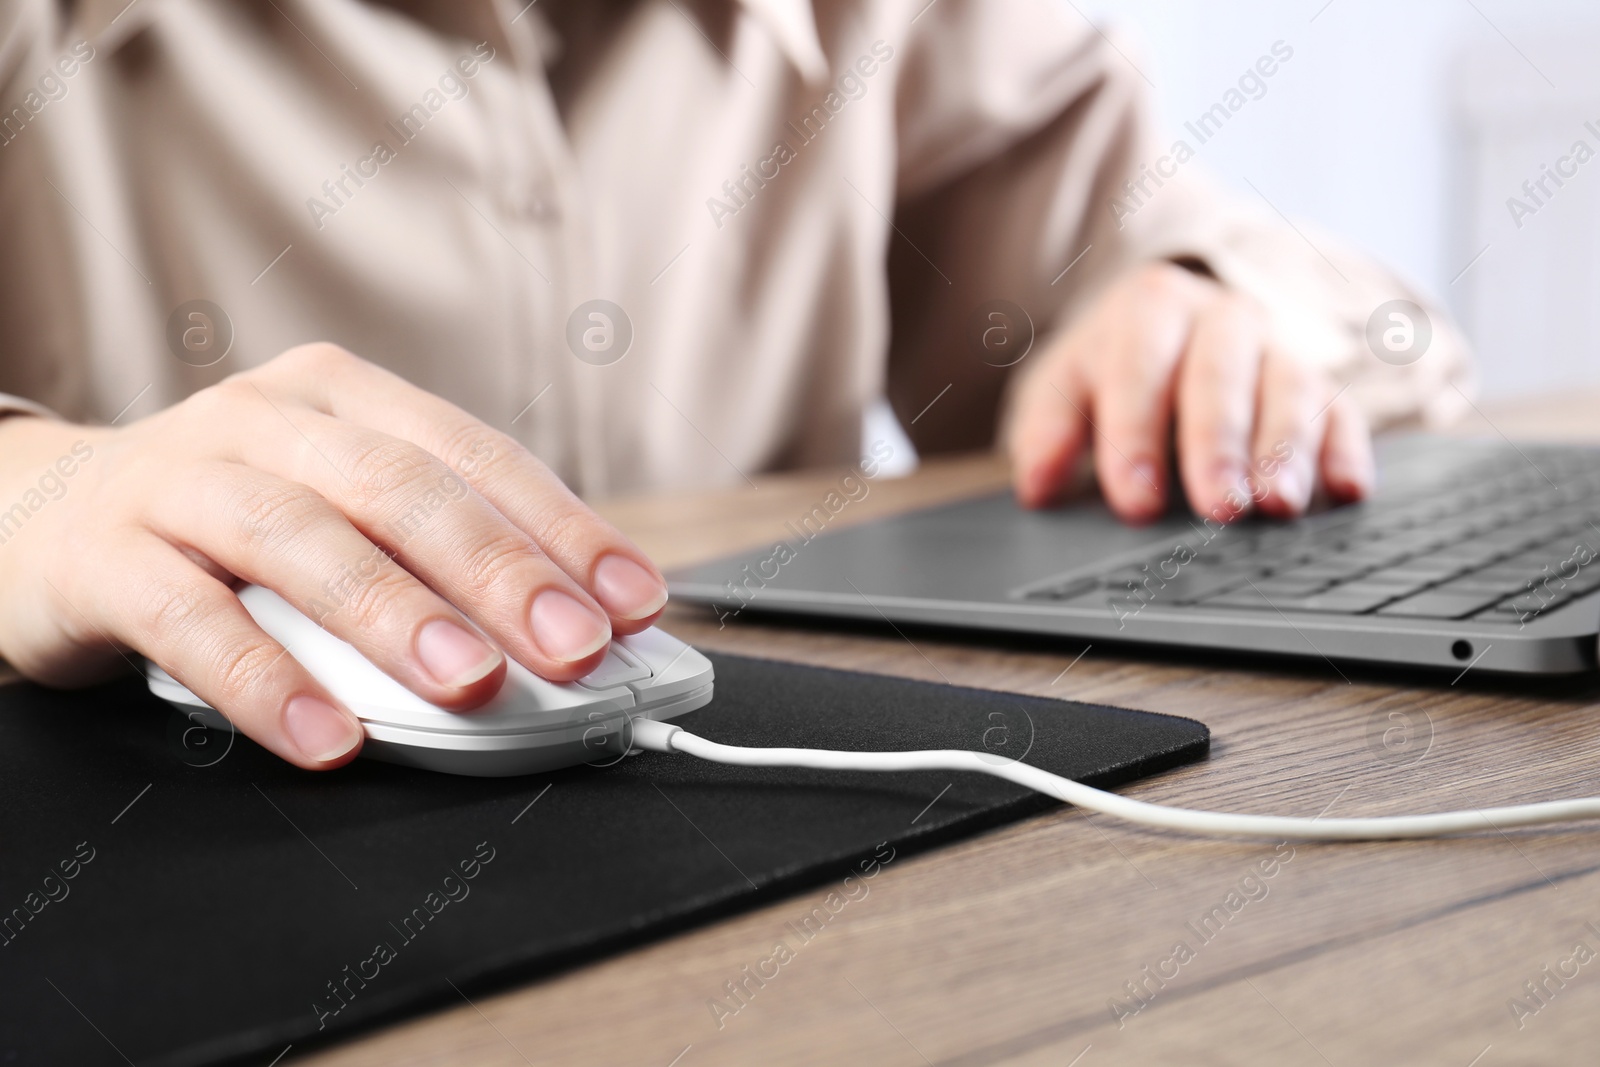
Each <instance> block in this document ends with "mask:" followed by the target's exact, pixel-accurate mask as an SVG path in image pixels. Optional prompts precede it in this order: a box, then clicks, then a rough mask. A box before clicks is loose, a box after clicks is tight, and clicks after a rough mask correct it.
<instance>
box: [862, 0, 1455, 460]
mask: <svg viewBox="0 0 1600 1067" xmlns="http://www.w3.org/2000/svg"><path fill="white" fill-rule="evenodd" d="M905 53H906V54H905V56H904V66H903V68H902V75H901V81H900V85H899V89H898V91H899V93H900V96H899V98H898V110H897V118H896V121H897V136H898V142H899V143H898V146H897V147H898V151H899V167H900V170H899V177H898V200H897V208H896V214H895V225H896V227H897V232H896V233H895V234H894V235H893V236H892V238H891V242H892V243H891V248H890V253H889V265H890V266H889V269H890V292H891V302H892V341H891V346H890V355H889V395H890V400H891V402H892V403H893V404H894V406H895V409H896V411H897V413H898V414H899V415H900V417H901V421H902V423H909V422H910V420H911V419H913V418H914V419H915V420H916V421H915V424H914V425H910V426H909V427H908V428H909V430H910V432H911V436H912V439H913V441H914V442H915V443H916V445H917V447H918V448H919V449H921V450H924V451H940V450H946V449H960V448H978V447H984V446H987V445H988V444H990V443H991V442H992V441H993V437H994V432H995V426H996V422H997V414H998V409H999V407H1000V404H1001V400H1002V397H1003V391H1004V388H1005V385H1006V380H1007V377H1008V374H1009V368H1005V367H996V366H994V365H992V364H993V363H994V362H1003V361H995V360H992V359H986V353H985V350H984V349H983V347H982V345H981V342H980V341H979V340H978V339H979V338H980V337H981V336H982V333H983V330H984V328H985V327H984V323H985V322H986V321H988V320H989V311H990V310H992V309H993V308H994V307H995V305H996V302H997V301H1006V302H1008V303H1010V304H1013V305H1016V306H1017V307H1020V308H1021V309H1022V310H1023V311H1024V312H1025V314H1026V318H1027V320H1028V321H1029V322H1031V328H1032V333H1033V335H1034V339H1033V348H1032V352H1031V354H1035V355H1036V354H1037V352H1038V351H1039V350H1040V349H1042V348H1043V347H1044V346H1046V345H1047V344H1048V343H1049V339H1050V336H1051V335H1052V334H1053V333H1055V332H1056V331H1059V330H1061V329H1064V328H1066V327H1067V326H1069V325H1070V324H1071V323H1072V321H1073V319H1074V318H1075V316H1076V315H1077V314H1079V313H1080V312H1081V311H1082V310H1083V309H1084V308H1085V306H1087V305H1088V304H1089V303H1090V302H1091V301H1092V300H1093V299H1094V298H1095V296H1096V295H1098V293H1099V292H1100V291H1101V289H1103V288H1104V287H1105V286H1106V285H1107V284H1108V283H1109V282H1110V281H1111V280H1113V279H1115V278H1116V277H1118V276H1120V275H1121V274H1122V273H1124V272H1125V271H1127V270H1128V269H1130V268H1132V267H1134V266H1136V265H1138V264H1140V263H1143V262H1148V261H1152V260H1159V259H1191V260H1198V261H1200V262H1202V263H1204V264H1205V265H1206V267H1207V268H1208V269H1209V270H1210V272H1211V273H1213V274H1214V275H1215V276H1216V277H1217V278H1218V279H1219V280H1220V281H1221V282H1222V283H1223V284H1225V285H1228V286H1230V287H1232V288H1234V289H1236V290H1237V291H1239V292H1241V293H1244V294H1246V295H1248V296H1250V297H1252V298H1253V299H1254V300H1256V301H1257V302H1258V303H1259V304H1260V305H1261V306H1262V308H1263V309H1264V311H1265V314H1266V315H1267V317H1268V320H1269V322H1270V323H1271V327H1272V336H1273V338H1274V341H1275V343H1276V344H1278V345H1279V346H1280V348H1282V349H1283V350H1284V351H1285V352H1286V353H1287V354H1289V355H1292V356H1294V357H1296V358H1299V359H1301V360H1304V361H1307V362H1309V363H1312V364H1314V365H1316V366H1320V367H1323V368H1325V369H1327V370H1328V371H1329V372H1330V373H1331V374H1332V375H1333V376H1334V377H1335V379H1336V380H1337V381H1339V382H1340V383H1341V384H1342V385H1348V386H1349V395H1350V396H1351V397H1352V398H1354V399H1355V400H1356V401H1357V403H1358V404H1359V405H1360V406H1361V407H1362V409H1363V410H1364V411H1365V413H1366V414H1367V416H1368V418H1369V420H1371V421H1372V422H1373V424H1374V425H1375V426H1376V427H1378V428H1383V427H1387V426H1392V425H1395V424H1398V423H1403V422H1417V423H1422V424H1428V425H1436V424H1442V423H1445V422H1448V421H1451V420H1452V419H1454V418H1455V417H1457V416H1458V415H1459V414H1460V413H1461V412H1462V410H1463V409H1464V408H1466V407H1467V404H1468V401H1467V395H1468V394H1469V393H1470V390H1471V377H1472V374H1471V365H1470V360H1469V359H1468V356H1467V348H1466V345H1465V343H1464V342H1463V340H1462V338H1461V335H1460V333H1459V331H1458V330H1457V329H1456V327H1455V326H1454V324H1453V323H1452V322H1451V321H1450V319H1449V317H1448V316H1447V315H1446V314H1445V313H1444V311H1443V310H1442V309H1440V308H1438V307H1437V306H1434V305H1433V304H1432V303H1431V302H1430V301H1429V300H1427V299H1426V298H1425V297H1424V296H1422V295H1421V294H1420V293H1419V292H1418V291H1417V290H1416V289H1415V288H1414V287H1413V286H1410V285H1407V284H1406V283H1405V282H1403V281H1401V280H1400V279H1399V278H1398V277H1396V276H1395V275H1394V274H1393V273H1392V272H1390V271H1388V270H1386V269H1384V268H1382V267H1381V266H1379V265H1377V264H1376V263H1374V262H1372V261H1371V260H1370V259H1368V258H1366V257H1364V256H1362V255H1360V254H1359V253H1357V252H1355V251H1353V250H1351V249H1350V248H1348V247H1346V246H1345V245H1343V244H1342V243H1340V242H1339V241H1337V240H1335V239H1333V238H1332V237H1329V236H1328V235H1326V234H1324V233H1322V232H1321V231H1319V230H1317V229H1316V228H1314V227H1311V226H1309V225H1307V224H1305V223H1301V222H1294V223H1291V222H1290V221H1289V220H1288V219H1286V218H1284V217H1281V216H1279V215H1278V214H1277V212H1276V210H1275V209H1274V208H1272V207H1271V206H1270V205H1269V204H1266V203H1264V202H1261V201H1260V200H1259V198H1258V197H1257V198H1254V202H1252V199H1248V198H1246V197H1245V196H1242V195H1240V194H1237V193H1234V192H1231V191H1228V190H1225V189H1224V188H1223V187H1221V186H1220V185H1219V184H1218V183H1217V182H1216V181H1214V180H1213V179H1212V178H1211V177H1210V176H1208V175H1207V174H1206V172H1205V169H1204V162H1203V158H1201V155H1202V153H1201V152H1200V151H1197V150H1196V149H1198V148H1199V147H1200V146H1199V145H1198V144H1197V143H1195V138H1194V137H1193V136H1192V135H1189V136H1188V137H1187V138H1186V139H1178V140H1174V141H1171V142H1167V141H1166V140H1165V139H1160V138H1158V137H1157V136H1156V135H1155V133H1154V131H1153V130H1152V128H1151V119H1150V104H1149V96H1148V92H1147V85H1146V82H1145V74H1144V73H1143V71H1142V70H1141V68H1142V67H1147V64H1146V62H1145V61H1144V60H1143V59H1142V58H1141V57H1139V56H1138V54H1137V52H1136V49H1135V48H1134V47H1133V46H1132V44H1131V43H1129V42H1126V41H1123V40H1121V39H1119V38H1118V37H1117V36H1116V35H1115V33H1114V32H1112V31H1102V30H1101V29H1099V28H1097V27H1095V26H1093V25H1091V24H1090V23H1088V22H1087V21H1086V20H1084V19H1083V18H1082V17H1081V16H1080V15H1078V14H1077V13H1076V10H1075V9H1074V8H1073V7H1072V6H1071V5H1066V4H1057V3H1051V2H1047V0H1012V2H1009V3H1004V4H994V3H984V2H982V0H941V2H940V3H938V4H936V5H933V6H932V7H930V8H927V9H924V13H923V14H922V15H921V16H920V17H918V18H917V20H916V21H915V23H914V24H912V25H911V26H910V27H909V33H908V37H907V44H906V48H905ZM1185 132H1186V131H1185ZM1184 143H1187V149H1188V150H1187V151H1184V150H1182V149H1180V148H1179V145H1180V144H1184ZM1179 156H1182V159H1181V161H1180V160H1179V158H1178V157H1179ZM1391 300H1407V301H1411V302H1413V303H1415V304H1417V305H1418V306H1420V307H1421V308H1422V309H1423V311H1424V315H1425V316H1426V319H1427V322H1428V324H1429V325H1430V326H1431V340H1430V341H1429V343H1428V347H1427V349H1426V351H1425V352H1423V353H1422V354H1421V356H1420V357H1419V358H1417V359H1416V360H1415V361H1413V362H1410V363H1407V364H1405V365H1401V366H1397V365H1394V363H1393V362H1385V361H1384V360H1380V359H1379V358H1378V357H1377V356H1376V355H1375V354H1374V353H1373V351H1372V350H1371V348H1370V346H1369V344H1368V342H1367V324H1368V321H1369V319H1371V318H1372V317H1373V315H1374V313H1375V312H1377V311H1378V309H1379V308H1380V306H1382V305H1384V304H1385V303H1387V302H1389V301H1391ZM1396 362H1398V361H1396ZM946 386H949V387H950V388H949V389H948V391H947V392H946V393H944V394H943V396H942V398H941V399H940V400H939V401H938V403H936V404H934V405H933V406H932V407H929V408H926V409H925V410H924V407H925V405H927V404H928V403H929V402H930V401H931V400H933V398H934V396H935V394H938V393H939V392H940V390H943V389H945V387H946Z"/></svg>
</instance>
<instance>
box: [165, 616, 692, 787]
mask: <svg viewBox="0 0 1600 1067" xmlns="http://www.w3.org/2000/svg"><path fill="white" fill-rule="evenodd" d="M239 599H240V600H241V601H242V602H243V603H244V606H245V608H246V609H247V610H248V611H249V612H250V615H251V616H252V617H253V618H254V619H255V620H256V622H257V623H258V624H259V625H260V626H261V628H262V629H263V630H265V631H266V632H267V633H269V634H271V635H272V637H273V638H274V639H276V640H277V641H279V642H280V643H281V644H282V645H283V646H284V648H286V649H288V650H289V654H290V655H292V656H293V657H294V658H295V659H297V660H299V661H300V663H301V665H302V666H304V667H305V669H306V670H308V671H310V672H311V675H312V677H314V678H316V679H317V681H319V682H321V683H322V684H323V685H324V686H326V687H327V689H328V692H329V693H331V694H333V696H334V697H336V698H337V699H338V700H339V701H340V702H341V703H343V704H344V706H345V707H347V708H349V709H350V710H351V711H353V712H355V714H356V716H357V717H358V718H359V719H360V720H361V724H362V726H364V727H365V728H366V733H367V741H366V744H365V745H363V746H362V749H361V754H362V755H363V756H371V757H373V758H374V759H380V760H386V761H388V762H390V763H403V764H405V765H406V766H409V767H422V768H425V769H427V770H433V771H445V772H447V773H449V774H470V775H478V776H484V777H499V776H504V775H513V774H533V773H536V772H540V771H551V770H556V769H558V768H561V767H570V766H572V765H574V764H579V763H596V762H606V761H609V760H614V759H617V758H619V757H620V756H622V755H623V754H625V752H626V751H627V746H628V740H627V738H628V726H627V724H628V721H629V719H630V718H632V717H644V718H649V719H671V718H675V717H676V716H679V715H682V714H684V713H685V712H689V711H693V710H694V709H695V708H698V707H702V706H703V705H705V704H706V703H707V702H708V701H709V700H710V699H711V686H712V671H711V662H710V661H709V660H707V659H706V658H705V657H704V656H702V655H701V654H700V653H699V652H696V651H695V650H694V649H693V648H692V647H690V646H689V645H686V644H684V643H683V642H682V641H679V640H678V639H677V638H675V637H672V636H670V635H669V634H666V633H663V632H662V631H660V630H657V629H655V628H654V627H652V628H651V629H648V630H645V631H643V632H642V633H637V634H634V635H633V636H631V637H619V638H616V639H615V640H614V641H612V642H611V649H610V651H608V652H607V653H606V658H605V659H604V660H603V661H602V662H601V664H600V666H599V667H597V668H596V669H595V670H594V671H593V672H592V673H591V674H589V675H588V676H586V677H584V678H580V679H579V680H578V681H576V682H547V681H545V680H544V679H543V678H540V677H539V676H538V675H536V674H534V673H533V672H532V671H530V670H528V669H527V668H526V667H524V666H522V665H521V664H520V663H517V662H516V661H514V660H513V661H510V662H509V663H508V664H507V668H508V669H507V673H506V681H505V685H504V686H503V687H502V688H501V690H500V692H499V694H497V695H496V696H495V698H494V699H493V700H492V701H490V702H489V703H488V704H486V705H484V706H483V707H482V708H478V709H477V710H474V711H469V712H455V711H446V710H444V709H443V708H440V707H436V706H435V705H433V704H430V703H428V702H427V701H425V700H423V699H422V698H421V697H419V696H417V695H416V694H415V693H413V692H411V691H410V690H409V689H407V688H405V686H403V685H401V684H400V683H399V682H397V681H395V680H394V679H393V678H390V677H389V676H388V675H387V674H384V673H383V671H381V670H379V669H378V668H377V667H375V666H373V665H372V664H371V663H370V662H369V661H368V660H367V658H366V657H365V656H363V655H362V654H361V653H360V652H357V651H356V649H355V648H354V646H352V645H350V644H348V643H347V642H345V641H341V640H340V639H339V638H337V637H335V636H334V635H333V634H330V633H329V632H328V631H326V630H324V629H323V628H322V627H320V626H318V625H317V624H316V623H315V622H312V621H311V620H310V619H309V618H307V617H306V616H304V615H302V614H301V613H300V612H299V611H297V610H295V608H294V607H292V606H291V605H290V604H289V603H288V602H287V601H285V600H284V599H283V598H282V597H280V596H279V595H278V594H277V593H274V592H273V591H272V590H270V589H266V588H263V587H261V586H258V585H251V586H246V587H245V588H243V589H241V590H240V591H239ZM145 676H146V679H147V680H148V682H149V684H150V691H151V692H152V693H154V694H155V695H156V696H158V697H160V698H162V699H163V700H165V701H167V702H169V703H171V704H174V705H176V706H177V707H178V708H179V709H180V710H183V711H184V712H186V713H188V714H190V715H192V716H193V717H194V718H195V719H196V720H197V721H199V722H201V723H203V724H204V725H206V726H209V727H213V728H215V729H220V730H231V729H232V725H231V724H230V723H229V722H228V720H227V719H226V718H224V717H223V716H222V715H221V714H219V713H218V712H216V711H215V710H213V709H212V708H211V707H209V706H208V705H207V704H205V703H204V702H203V701H202V700H201V699H200V698H199V697H197V696H195V695H194V694H193V693H191V692H189V690H188V689H186V688H185V687H184V686H182V685H180V684H179V683H178V682H177V681H176V680H175V679H174V678H173V677H172V676H171V675H170V674H168V673H167V672H166V671H164V670H162V669H161V668H160V667H158V666H156V665H155V664H154V663H151V664H149V665H148V666H147V667H146V669H145Z"/></svg>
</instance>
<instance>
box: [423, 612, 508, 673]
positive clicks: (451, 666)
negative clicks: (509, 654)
mask: <svg viewBox="0 0 1600 1067" xmlns="http://www.w3.org/2000/svg"><path fill="white" fill-rule="evenodd" d="M417 659H419V660H421V661H422V666H423V669H425V670H426V671H427V672H428V673H429V674H431V675H433V680H434V681H436V682H438V683H439V684H440V685H443V686H449V687H450V688H451V689H461V688H464V687H466V686H469V685H471V684H472V683H473V682H476V681H479V680H481V679H483V678H487V677H488V676H489V675H490V673H491V672H493V671H494V669H495V668H496V667H498V666H500V664H501V662H502V661H503V660H504V659H505V657H504V656H503V655H501V654H500V651H499V650H498V649H495V648H491V647H490V646H489V644H488V643H487V642H485V641H484V640H483V639H482V638H480V637H479V636H478V635H477V634H474V633H472V632H471V631H469V630H467V629H466V628H465V627H463V626H459V625H457V624H456V623H454V622H452V621H450V620H449V619H434V620H433V621H432V622H430V623H428V624H427V625H426V626H424V627H423V628H422V629H421V630H419V631H418V632H417Z"/></svg>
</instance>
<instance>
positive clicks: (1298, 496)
mask: <svg viewBox="0 0 1600 1067" xmlns="http://www.w3.org/2000/svg"><path fill="white" fill-rule="evenodd" d="M1272 488H1273V489H1274V490H1275V491H1276V492H1277V494H1278V499H1279V500H1281V501H1283V502H1284V503H1285V504H1286V505H1288V506H1289V508H1290V509H1292V510H1294V511H1299V510H1300V509H1301V508H1303V507H1305V506H1306V499H1307V497H1308V496H1309V495H1310V491H1309V488H1308V487H1307V485H1306V481H1305V479H1304V478H1302V477H1300V472H1299V471H1297V470H1295V469H1294V468H1292V467H1286V468H1284V469H1283V470H1281V471H1279V472H1278V480H1277V481H1276V482H1275V483H1274V484H1273V486H1272Z"/></svg>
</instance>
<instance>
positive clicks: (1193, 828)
mask: <svg viewBox="0 0 1600 1067" xmlns="http://www.w3.org/2000/svg"><path fill="white" fill-rule="evenodd" d="M633 744H634V746H635V747H638V748H642V749H645V750H647V751H650V752H682V753H684V754H685V755H690V756H696V757H698V758H700V759H703V760H707V761H709V762H711V763H726V764H731V765H734V766H740V767H813V768H816V769H818V770H830V771H929V770H946V771H975V772H977V773H979V774H988V775H992V776H994V777H996V778H1004V779H1005V780H1006V781H1008V782H1014V783H1016V784H1017V785H1020V786H1025V787H1027V788H1029V789H1032V790H1034V791H1035V792H1038V793H1043V794H1045V795H1046V796H1051V797H1055V798H1056V799H1057V800H1061V801H1065V802H1066V803H1068V804H1073V805H1076V806H1077V807H1080V808H1085V809H1087V810H1089V811H1097V812H1100V813H1101V814H1103V815H1111V816H1115V817H1116V818H1119V819H1124V820H1126V821H1128V822H1133V823H1138V824H1140V825H1143V826H1154V827H1158V828H1160V829H1164V830H1183V831H1187V832H1188V833H1193V834H1203V835H1211V836H1216V837H1263V838H1269V839H1272V840H1283V839H1286V838H1292V839H1295V840H1300V841H1381V840H1391V839H1397V838H1411V837H1439V836H1442V835H1445V834H1459V833H1469V832H1471V831H1474V830H1506V829H1510V828H1511V827H1517V826H1541V825H1544V824H1546V823H1556V822H1570V821H1573V820H1577V819H1595V818H1600V797H1584V798H1583V799H1580V800H1549V801H1544V802H1542V803H1538V804H1515V805H1512V806H1510V807H1502V808H1483V809H1480V810H1474V811H1447V812H1439V813H1437V814H1433V815H1383V816H1377V817H1373V818H1359V819H1324V818H1321V817H1320V816H1319V817H1317V818H1314V819H1306V818H1296V817H1292V816H1286V815H1235V814H1230V813H1227V812H1220V811H1196V810H1194V809H1192V808H1174V807H1168V806H1166V805H1163V804H1150V803H1147V802H1145V801H1143V800H1133V799H1131V798H1129V797H1124V796H1120V795H1118V794H1116V793H1108V792H1106V791H1105V790H1103V789H1096V788H1094V787H1093V786H1088V785H1084V784H1083V783H1082V782H1075V781H1073V780H1072V779H1070V778H1062V777H1060V776H1059V775H1055V774H1051V773H1050V772H1048V771H1042V770H1040V769H1039V768H1037V767H1030V766H1028V765H1027V764H1026V763H1017V762H1015V761H1009V762H1007V761H1001V760H998V759H996V758H995V757H993V756H990V755H986V754H984V753H978V752H965V751H961V750H959V749H944V750H939V751H926V752H837V751H828V750H825V749H811V748H741V747H739V746H736V745H720V744H718V743H717V742H715V741H708V740H706V739H705V738H703V737H699V736H696V735H695V734H691V733H689V732H688V731H686V730H684V729H683V728H682V727H681V726H674V725H672V724H671V723H666V722H658V721H656V720H654V719H644V718H638V719H634V720H633Z"/></svg>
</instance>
